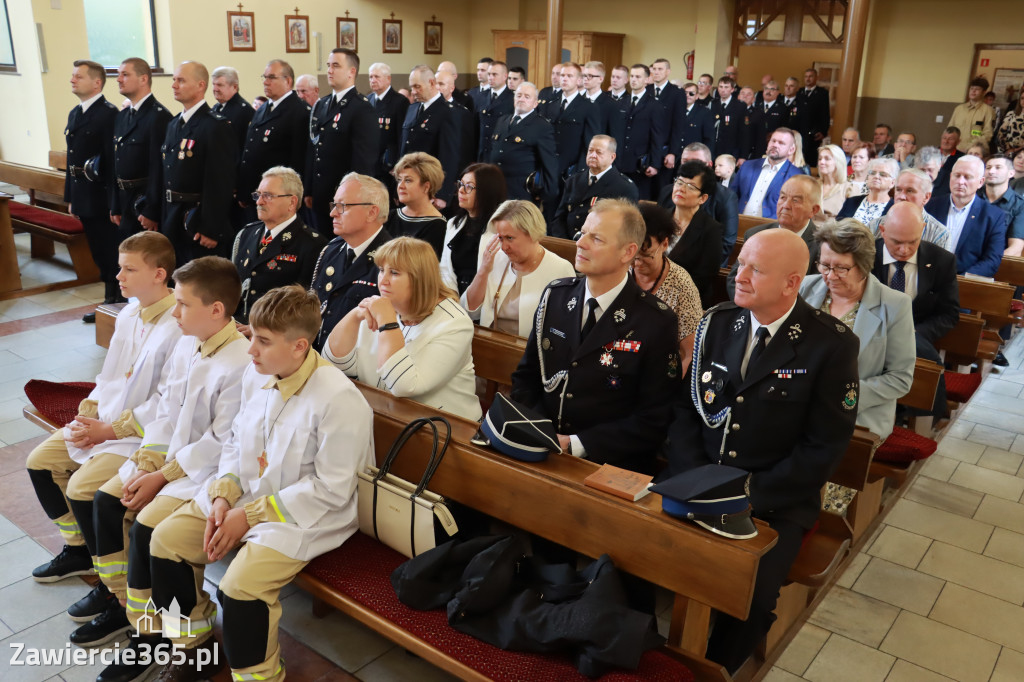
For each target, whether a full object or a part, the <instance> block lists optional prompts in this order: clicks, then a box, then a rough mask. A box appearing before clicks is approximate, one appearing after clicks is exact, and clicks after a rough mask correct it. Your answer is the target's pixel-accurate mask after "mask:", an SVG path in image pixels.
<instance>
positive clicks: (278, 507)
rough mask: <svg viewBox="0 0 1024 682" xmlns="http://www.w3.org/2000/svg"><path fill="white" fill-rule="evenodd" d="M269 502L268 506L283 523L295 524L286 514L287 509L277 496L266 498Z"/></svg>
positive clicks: (289, 515)
mask: <svg viewBox="0 0 1024 682" xmlns="http://www.w3.org/2000/svg"><path fill="white" fill-rule="evenodd" d="M267 501H268V502H270V506H271V507H273V508H274V511H275V512H276V513H277V516H278V518H280V520H281V521H283V522H285V523H296V521H295V519H294V518H292V515H291V514H289V513H288V509H287V508H286V507H285V506H284V502H282V501H281V500H279V499H278V497H277V495H271V496H270V497H268V498H267Z"/></svg>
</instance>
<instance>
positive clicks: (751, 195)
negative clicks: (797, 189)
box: [735, 128, 803, 218]
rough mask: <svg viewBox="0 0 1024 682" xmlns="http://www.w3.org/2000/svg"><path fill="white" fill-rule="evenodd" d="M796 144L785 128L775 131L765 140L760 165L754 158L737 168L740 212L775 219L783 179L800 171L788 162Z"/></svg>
mask: <svg viewBox="0 0 1024 682" xmlns="http://www.w3.org/2000/svg"><path fill="white" fill-rule="evenodd" d="M795 146H796V142H795V140H794V138H793V131H792V130H790V129H789V128H777V129H776V130H775V132H774V133H772V136H771V138H769V140H768V150H767V155H766V156H765V158H764V161H763V162H762V163H758V160H757V159H755V160H753V161H752V162H751V163H746V164H743V165H742V166H740V169H739V170H738V171H737V172H736V180H735V182H736V187H737V189H738V190H739V195H740V212H741V213H743V214H744V215H752V216H758V217H760V218H775V217H776V213H775V208H776V205H777V204H778V201H779V190H780V189H782V185H783V183H784V182H786V180H788V179H790V178H791V177H793V176H794V175H803V171H802V170H801V169H799V168H797V167H796V166H794V165H793V164H791V163H790V162H789V155H790V154H792V153H793V149H794V148H795Z"/></svg>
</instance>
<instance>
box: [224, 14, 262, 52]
mask: <svg viewBox="0 0 1024 682" xmlns="http://www.w3.org/2000/svg"><path fill="white" fill-rule="evenodd" d="M228 50H230V51H231V52H255V51H256V19H255V17H254V15H253V13H252V12H228Z"/></svg>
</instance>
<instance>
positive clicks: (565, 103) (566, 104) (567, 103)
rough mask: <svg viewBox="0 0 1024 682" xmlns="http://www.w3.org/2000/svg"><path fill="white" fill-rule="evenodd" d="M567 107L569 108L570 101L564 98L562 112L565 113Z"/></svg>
mask: <svg viewBox="0 0 1024 682" xmlns="http://www.w3.org/2000/svg"><path fill="white" fill-rule="evenodd" d="M567 106H569V100H567V99H566V98H564V97H563V98H562V111H565V108H566V107H567Z"/></svg>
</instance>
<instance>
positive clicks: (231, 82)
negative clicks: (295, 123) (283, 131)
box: [210, 66, 256, 149]
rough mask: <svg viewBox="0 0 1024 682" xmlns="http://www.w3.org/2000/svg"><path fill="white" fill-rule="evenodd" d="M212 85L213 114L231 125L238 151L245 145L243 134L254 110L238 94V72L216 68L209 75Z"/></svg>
mask: <svg viewBox="0 0 1024 682" xmlns="http://www.w3.org/2000/svg"><path fill="white" fill-rule="evenodd" d="M210 77H211V78H212V79H213V80H212V83H211V84H212V85H213V97H214V99H216V100H217V103H216V104H214V105H213V113H215V114H220V115H221V116H223V117H224V118H226V119H227V120H228V123H230V124H231V128H232V130H234V131H235V134H236V135H237V136H238V149H241V148H242V147H243V146H244V145H245V134H246V131H248V130H249V123H250V122H251V121H252V117H253V114H255V113H256V112H255V110H254V109H253V108H252V105H251V104H249V103H248V102H247V101H246V100H245V98H244V97H242V96H241V95H240V94H238V71H236V70H235V69H234V68H232V67H230V66H218V67H217V68H216V69H214V70H213V73H212V74H211V75H210Z"/></svg>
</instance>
